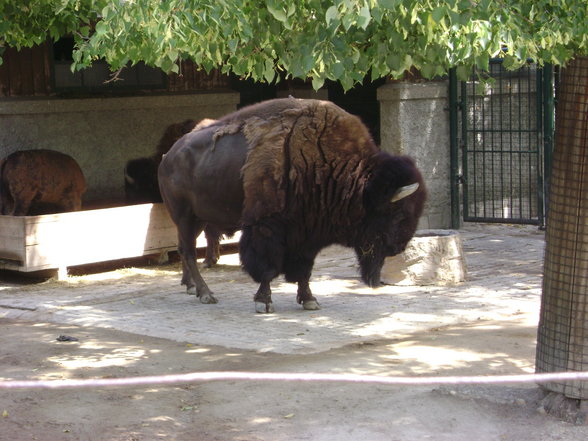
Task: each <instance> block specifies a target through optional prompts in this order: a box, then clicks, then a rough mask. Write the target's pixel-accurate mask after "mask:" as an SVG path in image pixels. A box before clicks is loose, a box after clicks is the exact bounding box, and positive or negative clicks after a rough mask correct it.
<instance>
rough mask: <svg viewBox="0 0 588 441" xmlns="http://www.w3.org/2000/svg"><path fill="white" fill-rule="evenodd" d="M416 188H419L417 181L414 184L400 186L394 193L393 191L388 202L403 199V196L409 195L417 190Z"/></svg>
mask: <svg viewBox="0 0 588 441" xmlns="http://www.w3.org/2000/svg"><path fill="white" fill-rule="evenodd" d="M418 188H419V183H418V182H415V183H414V184H410V185H405V186H404V187H400V188H399V189H398V190H397V191H396V193H394V195H393V196H392V199H390V202H396V201H399V200H400V199H404V198H405V197H407V196H410V195H411V194H413V193H414V192H415V191H417V190H418Z"/></svg>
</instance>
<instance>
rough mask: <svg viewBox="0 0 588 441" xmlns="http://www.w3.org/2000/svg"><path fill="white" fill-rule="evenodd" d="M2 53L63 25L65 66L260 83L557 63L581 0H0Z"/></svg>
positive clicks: (569, 49) (586, 31) (575, 51)
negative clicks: (500, 61) (70, 44)
mask: <svg viewBox="0 0 588 441" xmlns="http://www.w3.org/2000/svg"><path fill="white" fill-rule="evenodd" d="M0 18H1V21H0V50H2V48H3V47H6V46H15V47H17V48H18V47H23V46H31V45H34V44H38V43H40V42H43V41H45V39H46V38H47V37H50V38H52V39H57V38H59V37H61V36H63V35H66V34H73V35H74V38H75V41H76V47H75V50H74V54H73V56H74V63H73V65H72V69H81V68H83V67H86V66H89V65H90V64H91V63H92V62H93V61H94V60H96V59H100V58H102V59H105V60H106V61H107V62H108V63H109V64H110V66H111V68H112V69H113V70H117V69H119V68H121V67H123V66H125V65H127V64H128V63H137V62H139V61H144V62H146V63H147V64H148V65H151V66H156V67H160V68H161V69H163V70H164V71H166V72H177V71H178V69H179V68H178V65H179V63H178V62H179V61H180V60H182V59H192V60H194V61H195V62H196V63H197V64H199V65H201V66H202V67H203V68H204V69H206V70H211V69H213V68H220V69H221V70H222V71H223V72H228V71H232V72H234V73H235V74H237V75H240V76H243V77H252V78H254V79H255V80H265V81H268V82H271V81H274V80H276V78H278V77H277V74H281V76H282V77H286V78H287V77H293V78H304V79H305V78H312V81H313V86H314V87H315V88H319V87H320V86H321V85H322V84H323V82H324V81H325V80H326V79H330V80H339V81H340V82H341V83H342V84H343V86H344V87H345V88H346V89H348V88H350V87H352V86H353V84H355V83H356V82H359V81H362V80H363V78H364V77H365V76H366V75H371V77H372V78H380V77H384V76H392V77H399V76H401V75H402V74H403V73H404V72H405V71H406V70H408V69H410V68H411V67H414V68H416V69H418V70H419V71H420V72H421V74H422V75H423V76H424V77H425V78H432V77H434V76H437V75H443V74H445V73H446V72H447V71H448V69H449V68H451V67H457V68H458V75H460V77H462V78H464V77H465V76H466V75H467V72H469V71H470V68H471V67H472V66H474V65H475V66H478V67H480V68H483V69H484V68H487V66H488V60H489V58H491V57H503V58H504V59H505V61H504V63H505V66H507V67H510V68H516V67H518V66H520V65H521V64H523V63H525V62H526V60H527V59H529V58H532V59H533V60H535V61H537V62H538V63H539V64H543V63H552V64H559V65H561V64H564V63H565V62H567V61H569V60H570V59H571V58H573V57H574V56H575V55H579V54H586V53H588V2H586V0H289V1H287V2H285V1H282V0H29V1H23V0H2V1H1V2H0Z"/></svg>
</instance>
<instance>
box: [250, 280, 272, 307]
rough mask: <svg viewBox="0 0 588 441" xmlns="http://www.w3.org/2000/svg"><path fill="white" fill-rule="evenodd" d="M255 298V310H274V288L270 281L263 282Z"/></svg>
mask: <svg viewBox="0 0 588 441" xmlns="http://www.w3.org/2000/svg"><path fill="white" fill-rule="evenodd" d="M253 300H254V301H255V312H259V313H261V314H267V313H273V312H274V304H273V302H272V290H271V288H270V282H269V281H267V282H261V284H260V285H259V289H258V290H257V293H256V294H255V297H254V298H253Z"/></svg>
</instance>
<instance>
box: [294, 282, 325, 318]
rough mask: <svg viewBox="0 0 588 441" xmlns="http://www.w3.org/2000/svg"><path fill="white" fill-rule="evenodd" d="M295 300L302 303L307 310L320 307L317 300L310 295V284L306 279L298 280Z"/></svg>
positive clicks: (314, 309)
mask: <svg viewBox="0 0 588 441" xmlns="http://www.w3.org/2000/svg"><path fill="white" fill-rule="evenodd" d="M296 301H297V302H298V304H300V305H302V307H303V308H304V309H306V310H307V311H316V310H318V309H321V305H319V302H318V300H317V299H316V297H315V296H313V295H312V292H311V291H310V285H309V283H308V280H304V281H299V282H298V294H297V295H296Z"/></svg>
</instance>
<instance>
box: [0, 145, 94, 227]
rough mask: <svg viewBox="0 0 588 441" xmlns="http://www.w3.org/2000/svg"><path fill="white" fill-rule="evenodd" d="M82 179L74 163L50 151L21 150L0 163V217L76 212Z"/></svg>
mask: <svg viewBox="0 0 588 441" xmlns="http://www.w3.org/2000/svg"><path fill="white" fill-rule="evenodd" d="M85 191H86V180H85V178H84V174H83V173H82V170H81V169H80V167H79V165H78V164H77V162H76V161H75V160H74V159H73V158H71V157H70V156H68V155H66V154H63V153H60V152H56V151H53V150H22V151H17V152H14V153H12V154H11V155H9V156H8V157H6V158H4V159H3V160H2V162H1V163H0V199H1V204H2V207H1V208H2V210H1V213H2V214H9V215H12V216H25V215H28V214H41V213H45V212H59V211H77V210H80V209H81V207H82V194H83V193H84V192H85Z"/></svg>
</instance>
